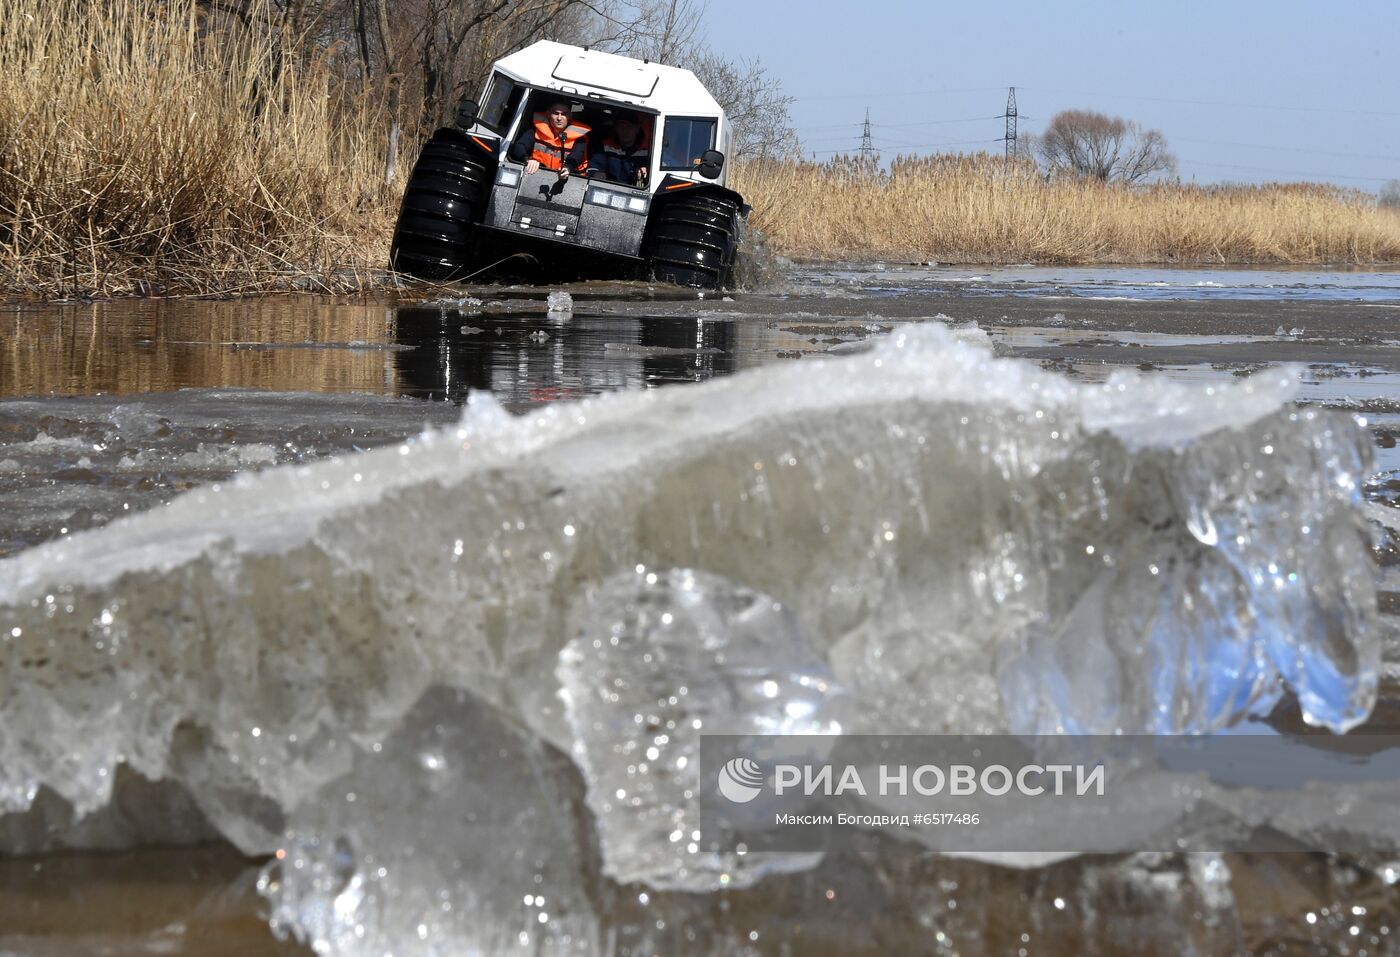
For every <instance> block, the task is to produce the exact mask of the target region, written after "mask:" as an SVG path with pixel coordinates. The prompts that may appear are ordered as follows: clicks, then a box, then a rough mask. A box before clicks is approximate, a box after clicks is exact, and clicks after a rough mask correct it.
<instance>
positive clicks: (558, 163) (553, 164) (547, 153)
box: [530, 113, 592, 173]
mask: <svg viewBox="0 0 1400 957" xmlns="http://www.w3.org/2000/svg"><path fill="white" fill-rule="evenodd" d="M591 131H592V127H590V126H588V125H587V124H585V123H570V124H569V126H568V128H567V129H566V130H564V136H563V139H562V141H561V139H560V137H558V136H556V135H555V133H554V127H552V126H550V125H549V117H548V116H547V115H545V114H544V113H536V114H535V151H534V152H533V153H531V154H530V158H531V159H535V160H539V163H540V165H541V166H543V167H544V168H545V169H552V170H554V171H555V172H556V173H557V172H558V171H559V170H561V169H563V168H564V160H565V159H567V158H568V156H569V151H570V150H571V149H573V148H574V144H576V143H577V142H578V141H579V140H581V139H583V138H584V137H585V136H587V135H588V134H589V133H590V132H591ZM587 169H588V151H587V150H584V152H583V159H581V160H580V161H579V164H578V168H577V169H575V170H574V172H575V173H582V172H585V171H586V170H587Z"/></svg>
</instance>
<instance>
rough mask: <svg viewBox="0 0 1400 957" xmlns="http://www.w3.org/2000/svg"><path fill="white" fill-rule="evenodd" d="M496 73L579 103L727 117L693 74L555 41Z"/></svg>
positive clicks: (503, 62) (500, 65) (503, 63)
mask: <svg viewBox="0 0 1400 957" xmlns="http://www.w3.org/2000/svg"><path fill="white" fill-rule="evenodd" d="M496 69H498V70H501V71H502V72H505V73H508V74H510V76H512V77H513V78H515V79H516V80H518V81H520V82H522V83H525V84H528V85H530V86H533V87H539V88H541V89H551V90H558V91H559V92H561V93H565V94H571V95H573V96H575V97H576V98H577V99H579V100H580V101H588V100H590V99H595V98H599V99H606V100H609V101H613V102H619V103H630V104H634V105H637V106H645V107H647V108H649V109H653V110H656V111H658V112H661V113H668V114H681V115H700V116H722V115H723V113H724V111H723V110H721V109H720V106H719V104H718V103H717V102H715V98H714V97H712V96H711V95H710V93H709V91H708V90H706V89H705V87H704V85H703V84H702V83H701V82H700V81H699V80H698V79H697V78H696V76H695V74H694V73H691V72H690V71H689V70H682V69H680V68H679V67H674V66H666V65H665V64H663V63H648V62H646V61H645V60H637V59H633V58H632V57H625V56H618V55H617V54H615V53H603V52H601V51H598V50H587V49H584V48H583V47H576V46H572V45H570V44H567V43H556V42H555V41H553V40H540V41H538V42H537V43H532V44H531V45H530V46H528V47H526V48H525V49H523V50H521V51H519V52H518V53H512V54H511V55H510V56H507V57H503V58H502V59H500V60H498V61H497V62H496ZM648 91H649V92H648ZM589 94H594V96H590V95H589Z"/></svg>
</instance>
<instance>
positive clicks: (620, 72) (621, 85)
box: [554, 55, 657, 96]
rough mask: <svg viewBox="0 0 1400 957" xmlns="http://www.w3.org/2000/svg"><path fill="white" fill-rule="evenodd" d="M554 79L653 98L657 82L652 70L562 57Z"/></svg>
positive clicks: (601, 61) (574, 57)
mask: <svg viewBox="0 0 1400 957" xmlns="http://www.w3.org/2000/svg"><path fill="white" fill-rule="evenodd" d="M554 78H555V79H556V80H563V81H565V82H568V83H581V84H583V85H584V86H592V87H596V88H597V89H600V90H611V91H612V92H614V93H622V94H625V95H627V96H651V93H652V91H653V90H655V89H656V81H657V76H656V73H655V72H654V71H652V70H647V69H643V68H642V67H635V66H632V65H631V64H626V63H621V64H613V63H608V62H607V61H605V60H602V59H601V58H590V57H587V56H577V55H570V56H562V57H560V58H559V65H558V66H556V67H555V68H554Z"/></svg>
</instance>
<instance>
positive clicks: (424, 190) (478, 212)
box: [389, 129, 495, 282]
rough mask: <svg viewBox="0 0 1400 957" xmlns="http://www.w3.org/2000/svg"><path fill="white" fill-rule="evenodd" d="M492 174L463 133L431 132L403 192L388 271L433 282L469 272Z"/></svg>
mask: <svg viewBox="0 0 1400 957" xmlns="http://www.w3.org/2000/svg"><path fill="white" fill-rule="evenodd" d="M494 172H495V162H494V161H493V160H491V159H490V158H489V157H488V156H487V155H486V154H484V153H483V152H482V150H481V149H480V148H479V147H477V146H476V145H475V144H474V143H472V142H471V140H470V139H468V138H467V136H466V135H465V134H463V133H461V132H459V131H457V130H452V129H441V130H438V131H437V132H436V133H434V134H433V138H432V139H430V140H428V142H427V143H425V144H424V145H423V151H422V152H421V153H419V154H418V162H417V163H415V164H414V166H413V172H412V173H411V174H410V175H409V177H408V185H407V186H406V187H405V188H404V191H403V204H402V205H401V206H400V207H399V219H398V223H397V224H396V225H395V226H394V242H393V245H392V246H391V247H390V249H389V267H390V268H391V269H393V270H394V271H396V272H404V273H408V274H409V275H411V276H417V277H418V278H419V279H428V280H432V281H434V282H441V281H443V280H448V279H453V278H456V277H459V276H463V275H466V274H467V273H469V272H470V271H471V269H472V267H473V265H475V259H476V256H475V254H474V250H473V246H474V244H473V242H472V240H473V238H474V235H475V231H476V230H475V226H476V224H477V223H479V222H481V217H482V214H483V213H484V212H485V210H486V202H487V198H488V196H489V194H490V189H491V180H492V176H493V174H494Z"/></svg>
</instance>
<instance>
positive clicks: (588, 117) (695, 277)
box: [390, 40, 748, 289]
mask: <svg viewBox="0 0 1400 957" xmlns="http://www.w3.org/2000/svg"><path fill="white" fill-rule="evenodd" d="M559 101H562V102H564V103H567V104H569V105H570V107H571V110H572V118H571V120H572V121H571V129H572V130H576V131H583V130H585V129H587V130H588V131H589V132H587V134H586V135H587V137H588V138H589V140H590V142H589V143H588V144H587V147H586V148H587V150H588V151H589V152H593V151H597V150H598V148H599V144H600V143H601V142H602V140H603V138H604V137H605V136H607V135H608V131H609V130H610V129H611V127H612V125H613V123H615V122H616V121H618V120H619V119H622V118H626V119H629V120H632V121H634V122H639V123H640V125H641V127H642V128H643V131H644V132H643V136H644V137H645V144H646V149H645V153H644V154H643V155H641V156H640V158H639V159H638V160H637V162H636V165H637V166H638V169H637V170H636V171H635V174H634V176H633V177H632V178H630V179H627V180H626V181H618V180H615V179H610V178H608V176H607V175H606V172H605V170H604V169H602V168H600V164H595V165H594V166H593V168H591V169H589V170H588V171H587V172H586V173H584V174H581V175H577V176H569V177H567V178H565V179H561V178H560V177H559V174H558V173H557V172H555V171H552V170H550V169H545V168H541V169H539V170H538V171H537V172H527V165H526V163H527V161H528V158H527V159H525V160H518V159H513V158H511V156H510V152H511V149H510V147H511V144H512V143H514V142H515V141H516V139H517V138H518V137H521V136H525V137H526V138H527V139H528V137H529V131H530V130H531V129H533V128H536V125H537V124H539V123H541V122H545V119H544V111H545V110H546V109H547V108H548V107H549V106H550V104H552V103H556V102H559ZM728 142H729V129H728V124H727V123H726V122H725V117H724V111H723V110H722V109H720V106H719V104H718V103H716V102H715V99H714V97H712V96H711V95H710V94H709V93H708V92H707V91H706V90H705V87H704V86H703V85H702V84H701V83H700V81H699V80H698V79H697V78H696V77H695V74H693V73H691V72H690V71H689V70H681V69H677V68H675V67H670V66H664V65H662V64H659V63H650V62H647V61H645V60H635V59H632V58H630V57H622V56H617V55H614V54H610V53H601V52H598V51H591V50H587V49H584V48H581V47H576V46H569V45H567V44H562V43H554V42H552V41H548V40H542V41H540V42H538V43H535V44H533V45H531V46H529V47H527V48H525V49H524V50H521V51H520V52H518V53H513V54H511V55H510V56H508V57H505V58H504V59H502V60H499V61H498V62H497V63H496V64H495V65H494V67H493V68H492V71H491V76H490V79H489V80H488V81H487V84H486V90H485V93H484V94H483V96H482V99H481V100H480V102H479V103H478V102H477V101H473V100H463V101H462V103H461V104H460V105H459V107H458V110H457V125H456V127H455V128H453V127H447V128H443V129H440V130H438V131H437V132H436V133H434V134H433V136H432V138H431V139H430V140H429V141H428V142H427V143H426V144H425V145H424V147H423V151H422V153H421V154H420V155H419V158H418V162H417V164H416V165H415V166H414V168H413V173H412V175H411V176H410V177H409V180H408V186H407V188H406V189H405V190H404V197H403V204H402V206H401V207H400V210H399V218H398V224H397V226H396V227H395V230H394V242H393V247H392V251H391V253H390V265H391V266H392V267H393V268H394V269H395V270H397V271H399V272H405V273H409V274H411V275H414V276H418V277H420V278H423V279H430V280H448V279H454V278H461V277H463V276H467V275H469V274H471V273H473V272H475V271H477V270H480V269H482V268H484V267H488V266H490V265H491V264H492V263H495V262H497V261H499V260H500V259H501V258H503V257H504V256H507V255H509V254H511V253H512V252H516V251H520V250H524V251H530V252H535V253H537V254H540V256H541V258H545V259H555V260H557V259H559V258H560V256H559V255H557V254H558V253H561V252H562V253H563V254H565V255H566V256H569V257H571V258H573V259H575V260H577V259H579V258H583V259H585V260H586V261H588V262H591V263H596V264H598V265H599V266H600V267H601V269H600V270H599V271H616V272H620V273H624V274H625V273H631V274H641V275H643V276H649V277H654V278H656V279H659V280H662V281H666V282H673V283H677V284H680V285H683V286H694V287H699V288H702V289H714V288H718V287H720V286H722V285H724V284H725V283H726V282H727V281H728V279H729V276H730V273H731V271H732V269H733V265H734V256H735V251H736V246H737V244H738V229H739V221H740V219H741V217H744V216H746V215H747V214H748V207H747V206H746V205H745V204H744V201H743V198H742V197H741V196H740V195H739V194H738V193H736V192H734V191H733V190H731V189H728V188H727V187H726V186H725V178H726V171H725V162H724V160H725V152H726V148H727V146H728ZM551 254H554V255H551ZM619 267H620V268H619Z"/></svg>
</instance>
